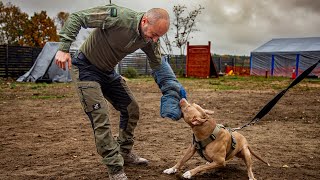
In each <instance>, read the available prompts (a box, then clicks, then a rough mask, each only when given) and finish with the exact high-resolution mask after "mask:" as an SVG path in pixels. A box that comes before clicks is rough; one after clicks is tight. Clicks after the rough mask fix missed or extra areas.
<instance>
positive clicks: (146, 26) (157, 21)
mask: <svg viewBox="0 0 320 180" xmlns="http://www.w3.org/2000/svg"><path fill="white" fill-rule="evenodd" d="M169 26H170V18H169V14H168V12H167V11H166V10H164V9H161V8H152V9H150V10H149V11H147V12H146V13H145V14H144V16H143V17H142V19H141V22H140V29H141V31H142V35H143V37H144V39H145V40H146V41H151V40H152V41H154V42H156V41H158V39H159V38H160V37H161V36H163V35H164V34H165V33H167V31H168V30H169Z"/></svg>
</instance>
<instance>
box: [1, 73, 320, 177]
mask: <svg viewBox="0 0 320 180" xmlns="http://www.w3.org/2000/svg"><path fill="white" fill-rule="evenodd" d="M289 81H290V80H286V81H277V80H275V81H266V82H267V83H264V84H263V85H261V84H255V83H252V82H251V83H250V80H243V81H240V82H238V81H230V82H229V81H228V80H222V79H220V80H212V79H202V80H196V79H193V80H192V79H191V80H189V79H187V80H186V79H182V80H181V83H182V84H183V85H184V86H185V88H186V90H187V92H188V99H189V101H190V102H195V103H198V104H199V105H201V106H202V107H204V108H206V109H211V110H214V111H215V114H214V115H213V116H212V117H213V118H215V119H216V120H217V121H218V123H222V124H225V125H228V126H230V127H238V126H240V125H243V124H244V123H246V122H248V121H249V120H251V118H253V117H254V115H255V114H256V113H257V112H259V110H260V109H261V108H262V107H263V106H264V105H265V104H266V103H267V102H268V101H269V100H271V99H272V98H273V97H274V96H275V95H276V94H277V93H278V92H280V90H281V88H283V87H285V86H286V85H288V84H287V83H288V82H289ZM0 84H1V89H0V109H1V111H0V144H1V146H0V179H18V180H19V179H21V180H22V179H23V180H25V179H108V175H107V173H106V168H105V166H104V165H103V164H102V163H101V158H100V157H99V155H98V154H97V153H96V149H95V144H94V139H93V134H92V129H91V125H90V122H89V120H88V119H87V117H86V116H85V114H84V113H83V111H82V109H81V107H80V103H79V101H78V97H77V96H76V94H75V91H74V89H73V86H72V84H32V83H23V84H21V83H16V82H13V81H6V80H1V81H0ZM221 84H226V85H229V86H228V87H233V86H234V87H238V88H233V89H232V88H231V89H227V88H226V89H225V90H224V89H219V88H217V87H219V85H221ZM128 85H129V86H130V87H131V89H132V91H133V93H134V94H135V96H136V98H137V100H138V102H139V104H140V115H141V120H140V121H139V124H138V127H137V129H136V131H135V136H136V137H135V147H134V150H135V152H137V153H138V154H140V155H141V156H143V157H145V158H147V159H149V160H150V164H149V165H148V166H142V167H140V166H126V167H125V171H126V174H127V175H128V177H129V179H143V180H152V179H157V180H173V179H180V176H181V174H177V175H166V174H163V173H162V171H163V170H164V169H166V168H169V167H171V166H173V165H174V164H175V163H176V161H177V160H178V159H179V158H181V157H182V155H183V153H184V151H185V150H186V148H187V146H188V145H189V143H191V141H192V132H191V130H190V128H189V127H188V125H187V124H186V123H184V121H183V120H179V121H172V120H169V119H163V118H161V117H160V115H159V105H160V102H159V99H160V96H161V93H160V91H159V90H158V88H157V85H156V84H155V83H154V82H153V80H152V79H150V78H143V79H133V80H129V81H128ZM244 87H246V88H244ZM118 116H119V114H118V112H116V111H115V110H114V109H113V108H112V107H110V119H111V121H112V123H113V133H114V135H115V136H116V134H117V131H118V128H117V127H118V119H119V117H118ZM239 132H240V133H242V134H243V135H244V136H245V137H247V140H248V141H249V143H250V144H251V147H252V148H253V149H254V150H255V151H256V152H257V154H259V155H260V156H262V157H263V158H264V159H265V160H267V161H268V162H269V163H270V164H271V166H270V167H268V166H266V165H265V164H263V163H261V162H260V161H259V160H257V159H255V158H253V160H254V165H253V172H254V174H255V177H256V178H257V179H259V180H260V179H264V180H265V179H270V180H271V179H288V180H289V179H290V180H292V179H294V180H295V179H299V180H300V179H308V180H309V179H310V180H312V179H314V180H316V179H317V180H318V179H320V149H319V148H320V133H319V132H320V81H315V82H305V81H303V82H302V83H301V84H299V85H297V87H294V88H293V89H291V90H289V91H288V92H287V94H286V95H285V96H284V97H283V98H282V99H281V100H280V101H279V103H278V104H277V105H276V106H275V107H274V108H273V109H272V110H271V111H270V113H269V114H268V115H266V116H265V117H264V118H263V119H262V120H261V122H259V123H258V124H256V125H255V126H250V127H247V128H245V129H243V130H241V131H239ZM204 163H205V161H204V160H203V159H201V158H200V156H199V155H198V154H196V155H195V156H194V157H193V158H192V159H191V160H190V161H188V162H187V164H186V166H184V169H183V172H185V171H187V170H189V169H190V168H193V167H196V166H197V165H200V164H204ZM194 179H230V180H231V179H232V180H233V179H240V180H241V179H248V178H247V172H246V168H245V164H244V163H243V162H242V161H240V160H238V159H236V158H235V159H234V160H232V161H231V162H229V163H228V164H227V166H226V167H223V168H220V169H217V170H214V171H210V172H208V173H204V174H201V175H199V176H196V177H195V178H194Z"/></svg>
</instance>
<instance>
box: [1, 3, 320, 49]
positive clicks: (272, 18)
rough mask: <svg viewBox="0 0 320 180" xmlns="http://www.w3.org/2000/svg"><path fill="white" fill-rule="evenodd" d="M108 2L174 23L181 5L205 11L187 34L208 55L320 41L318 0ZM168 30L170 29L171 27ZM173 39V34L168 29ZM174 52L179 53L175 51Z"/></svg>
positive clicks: (32, 6)
mask: <svg viewBox="0 0 320 180" xmlns="http://www.w3.org/2000/svg"><path fill="white" fill-rule="evenodd" d="M2 2H3V3H4V4H6V3H7V2H11V3H12V4H14V5H16V6H18V7H20V9H21V10H22V11H23V12H26V13H28V14H29V16H32V15H33V14H34V12H40V11H42V10H44V11H46V12H47V14H48V16H50V17H52V18H53V17H55V16H56V15H57V13H58V12H61V11H64V12H69V13H72V12H75V11H79V10H82V9H86V8H90V7H94V6H98V5H104V4H106V3H109V0H54V1H52V0H2ZM112 3H114V4H117V5H119V6H125V7H127V8H130V9H133V10H136V11H143V12H145V11H147V10H148V9H150V8H154V7H159V8H164V9H166V10H167V11H168V12H169V14H170V17H171V18H172V19H173V13H172V8H173V6H174V5H178V4H181V5H185V6H187V8H188V11H191V10H194V9H195V8H197V7H198V6H199V5H201V6H203V7H204V8H205V9H204V10H203V11H202V13H201V14H200V15H199V16H198V17H197V19H196V21H197V23H196V28H197V29H198V31H196V32H193V33H191V36H192V38H191V39H190V40H189V42H190V44H191V45H207V44H208V41H210V42H211V53H216V54H221V55H223V54H229V55H250V52H251V51H253V50H254V49H256V48H258V47H259V46H261V45H263V44H264V43H266V42H268V41H270V40H271V39H274V38H301V37H320V10H319V9H320V1H319V0H112ZM171 27H172V26H171ZM168 34H169V37H170V38H171V40H173V38H172V37H173V36H172V34H173V30H169V33H168ZM174 52H175V53H177V54H178V53H179V51H178V50H177V49H175V50H174Z"/></svg>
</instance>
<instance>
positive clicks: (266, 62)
mask: <svg viewBox="0 0 320 180" xmlns="http://www.w3.org/2000/svg"><path fill="white" fill-rule="evenodd" d="M319 59H320V37H308V38H279V39H272V40H271V41H269V42H267V43H265V44H264V45H262V46H260V47H259V48H257V49H255V50H254V51H252V52H251V57H250V73H251V75H258V76H264V75H265V74H266V73H268V74H269V75H271V76H284V77H292V74H293V73H294V74H295V76H298V75H300V74H301V73H302V72H303V71H304V70H306V69H307V68H308V67H310V66H312V65H313V64H314V63H316V62H317V61H318V60H319ZM311 75H312V76H317V77H320V66H319V65H318V66H317V67H316V68H315V69H314V70H313V72H312V73H311Z"/></svg>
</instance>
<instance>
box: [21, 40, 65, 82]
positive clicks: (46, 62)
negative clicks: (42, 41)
mask: <svg viewBox="0 0 320 180" xmlns="http://www.w3.org/2000/svg"><path fill="white" fill-rule="evenodd" d="M58 47H59V43H58V42H47V43H46V45H45V46H44V47H43V49H42V51H41V52H40V54H39V55H38V57H37V59H36V61H35V62H34V64H33V66H32V67H31V69H30V70H29V71H28V72H27V73H25V74H24V75H22V76H20V77H19V78H18V79H17V81H18V82H70V81H71V76H70V73H69V71H68V70H62V69H60V68H59V67H58V66H57V65H56V64H55V63H54V57H55V55H56V53H57V51H58Z"/></svg>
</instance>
